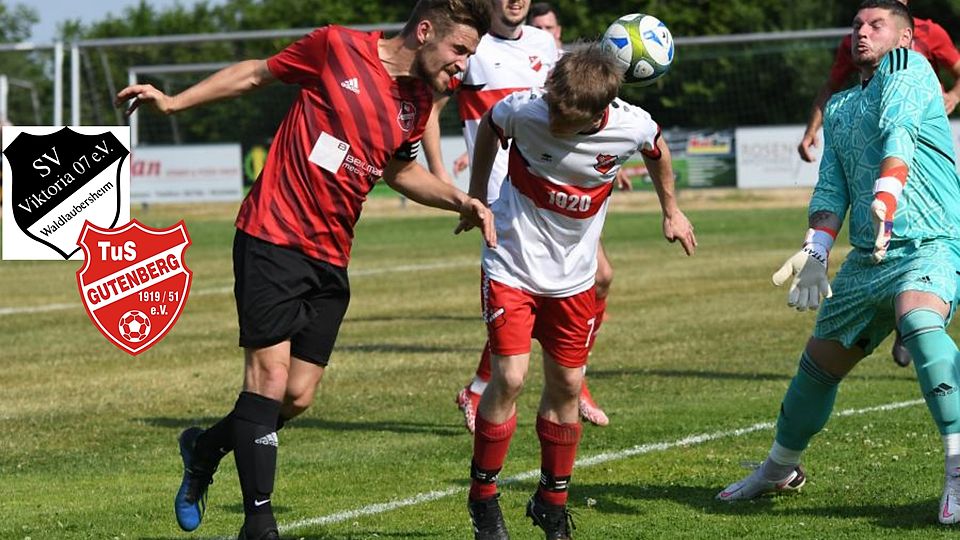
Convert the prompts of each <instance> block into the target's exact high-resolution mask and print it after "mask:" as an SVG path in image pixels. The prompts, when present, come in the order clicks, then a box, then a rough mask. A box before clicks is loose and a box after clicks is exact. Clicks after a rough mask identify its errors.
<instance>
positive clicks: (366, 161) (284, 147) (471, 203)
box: [116, 0, 495, 540]
mask: <svg viewBox="0 0 960 540" xmlns="http://www.w3.org/2000/svg"><path fill="white" fill-rule="evenodd" d="M489 19H490V12H489V6H488V5H487V3H486V0H421V1H420V2H418V3H417V5H416V7H415V8H414V10H413V13H412V14H411V15H410V18H409V20H408V21H407V24H406V25H405V26H404V28H403V30H402V32H401V33H400V34H399V35H398V36H395V37H392V38H390V39H385V38H383V35H382V34H381V33H380V32H372V33H368V32H359V31H356V30H350V29H347V28H344V27H340V26H325V27H323V28H319V29H317V30H315V31H313V32H311V33H310V34H308V35H307V36H305V37H304V38H302V39H300V40H299V41H297V42H295V43H293V44H292V45H290V46H288V47H287V48H285V49H283V50H282V51H280V52H279V53H278V54H276V55H274V56H272V57H270V58H269V59H267V60H248V61H244V62H239V63H237V64H234V65H232V66H229V67H227V68H224V69H222V70H220V71H218V72H217V73H215V74H213V75H211V76H210V77H208V78H207V79H205V80H203V81H201V82H200V83H198V84H196V85H194V86H191V87H190V88H188V89H186V90H184V91H183V92H181V93H179V94H177V95H175V96H167V95H166V94H164V93H163V92H160V91H159V90H157V89H156V88H154V87H153V86H151V85H132V86H129V87H127V88H124V89H123V90H121V91H120V92H119V93H118V94H117V99H116V101H117V104H120V103H123V102H124V101H126V100H130V99H132V100H133V102H132V104H131V105H130V107H129V109H128V111H127V112H128V114H130V113H132V112H133V111H134V109H136V108H137V107H138V106H139V105H143V104H149V105H151V106H153V107H155V108H156V109H157V110H159V111H161V112H163V113H165V114H173V113H176V112H179V111H183V110H185V109H189V108H191V107H196V106H199V105H203V104H206V103H209V102H212V101H216V100H219V99H224V98H231V97H237V96H240V95H242V94H245V93H248V92H251V91H253V90H256V89H259V88H262V87H263V86H265V85H267V84H270V83H272V82H274V81H276V80H281V81H283V82H285V83H289V84H297V85H299V86H300V92H299V94H298V96H297V98H296V100H295V102H294V103H293V104H292V105H291V107H290V109H289V111H288V113H287V115H286V117H285V118H284V120H283V121H282V123H281V124H280V127H279V128H278V130H277V135H276V137H275V138H274V143H273V144H272V145H271V147H270V153H269V154H268V156H267V160H266V163H265V165H264V168H263V171H262V172H261V174H260V178H259V179H258V180H257V182H256V184H254V186H253V189H251V191H250V193H249V195H248V196H247V197H246V198H245V199H244V201H243V203H242V205H241V207H240V212H239V215H238V216H237V222H236V226H237V230H236V236H235V238H234V247H233V262H234V264H233V267H234V277H235V279H236V284H235V286H234V292H235V296H236V301H237V314H238V317H239V323H240V324H239V326H240V345H241V346H242V347H243V348H244V356H245V364H244V381H243V390H242V392H241V393H240V396H239V397H238V399H237V401H236V404H235V405H234V408H233V410H232V411H231V412H230V413H229V414H228V415H227V416H225V417H224V418H223V419H221V420H220V421H219V422H217V423H216V424H214V425H213V426H211V427H209V428H208V429H206V430H204V429H201V428H199V427H191V428H188V429H186V430H184V432H183V433H182V434H181V435H180V441H179V442H180V454H181V457H182V459H183V465H184V473H183V479H182V481H181V485H180V488H179V490H178V491H177V494H176V496H175V500H174V510H175V514H176V518H177V523H178V524H179V525H180V527H181V528H182V529H184V530H186V531H192V530H194V529H196V528H197V527H199V526H200V523H201V520H202V518H203V513H204V511H205V509H206V496H207V488H208V486H209V484H210V483H211V482H212V481H213V474H214V473H215V472H216V470H217V467H218V465H219V462H220V460H221V459H222V458H223V457H224V456H225V455H226V454H227V453H229V452H230V451H233V452H234V457H235V459H236V464H237V474H238V476H239V478H240V489H241V492H242V495H243V511H244V522H243V526H242V527H241V529H240V535H239V540H245V539H256V540H272V539H276V538H278V531H277V522H276V519H275V517H274V514H273V508H272V506H271V502H270V501H271V498H272V492H273V487H274V479H275V476H276V463H277V453H278V448H279V439H278V437H277V433H276V432H277V430H279V429H280V427H281V426H282V425H283V423H284V422H285V421H287V420H290V419H291V418H293V417H295V416H297V415H298V414H300V413H302V412H303V411H305V410H306V409H307V408H308V407H309V406H310V404H311V403H312V402H313V399H314V396H315V394H316V390H317V386H318V384H319V383H320V379H321V378H322V376H323V373H324V370H325V368H326V366H327V363H328V361H329V358H330V353H331V351H332V349H333V346H334V342H335V341H336V337H337V333H338V332H339V329H340V324H341V322H342V321H343V316H344V313H345V312H346V310H347V304H348V303H349V299H350V286H349V281H348V278H347V270H346V267H347V263H348V261H349V259H350V249H351V242H352V239H353V236H354V233H353V229H354V225H355V223H356V221H357V219H358V218H359V217H360V210H361V207H362V204H363V201H364V199H365V198H366V194H367V193H368V192H369V191H370V190H371V189H372V188H373V186H374V184H375V183H376V182H377V181H378V180H379V179H380V178H381V177H383V178H384V179H385V180H386V182H387V183H388V184H389V185H390V186H391V187H393V188H394V189H396V190H397V191H399V192H400V193H402V194H404V195H406V196H407V197H409V198H411V199H413V200H415V201H418V202H421V203H424V204H428V205H430V206H434V207H437V208H443V209H447V210H452V211H459V212H460V215H461V218H462V219H463V218H466V220H467V221H469V222H472V223H477V224H481V225H482V226H483V228H484V229H483V232H484V235H485V239H486V240H487V241H490V242H494V241H495V240H494V239H493V234H494V233H493V226H492V223H490V219H491V217H490V213H489V210H488V209H487V208H486V207H485V205H484V204H483V203H482V202H481V201H478V200H476V199H470V198H469V197H468V196H467V195H466V193H463V192H461V191H460V190H458V189H456V188H454V187H453V186H451V185H449V184H446V183H444V182H443V181H441V180H440V179H438V178H436V177H435V176H433V175H432V174H430V173H428V172H427V171H426V170H424V169H423V167H421V166H420V165H419V164H418V163H417V161H416V155H417V151H418V148H419V145H420V139H421V136H422V133H423V129H424V127H425V125H426V122H427V119H428V118H429V116H430V108H431V105H432V101H433V92H434V91H441V90H443V89H444V88H446V86H447V85H448V84H449V81H450V78H451V77H453V76H454V75H455V74H456V73H457V72H459V71H461V70H462V69H463V68H464V67H465V66H466V61H467V57H468V56H469V55H470V54H472V53H473V52H474V51H475V50H476V47H477V44H478V43H479V41H480V36H481V35H483V34H484V33H486V31H487V29H488V27H489ZM334 53H335V54H334ZM334 56H335V57H336V59H337V61H336V62H330V61H327V60H329V59H330V58H333V57H334ZM358 75H359V76H358ZM358 164H359V165H358ZM348 165H349V166H348Z"/></svg>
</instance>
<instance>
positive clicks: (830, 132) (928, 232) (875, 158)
mask: <svg viewBox="0 0 960 540" xmlns="http://www.w3.org/2000/svg"><path fill="white" fill-rule="evenodd" d="M823 138H824V144H823V158H822V160H821V162H820V178H819V180H818V181H817V186H816V188H815V189H814V192H813V197H812V198H811V200H810V209H809V212H810V214H813V213H815V212H818V211H822V210H827V211H829V212H832V213H834V214H836V215H837V216H839V217H840V220H841V221H842V220H843V219H844V216H845V214H846V212H847V209H848V208H849V210H850V243H851V244H852V245H853V246H855V247H858V248H864V249H872V248H873V243H874V240H875V239H876V231H875V230H874V226H873V223H872V221H871V219H870V204H871V203H872V202H873V187H874V183H875V182H876V180H877V178H878V177H879V174H880V162H882V161H883V160H884V158H887V157H897V158H900V159H902V160H903V161H904V163H906V164H907V167H908V170H909V174H908V176H907V183H906V185H905V186H904V190H903V193H902V194H901V196H900V199H899V201H898V204H897V211H896V214H894V220H893V234H892V238H891V240H892V241H894V242H896V241H898V240H924V239H929V238H960V177H958V175H957V169H956V164H955V158H954V153H953V137H952V134H951V131H950V125H949V123H948V122H947V115H946V112H945V110H944V107H943V95H942V91H941V87H940V82H939V81H938V80H937V76H936V74H934V72H933V69H932V68H931V67H930V63H929V62H928V61H927V59H926V58H924V57H923V56H922V55H921V54H919V53H917V52H914V51H912V50H909V49H894V50H893V51H890V53H888V54H887V55H886V56H884V58H883V60H881V62H880V65H879V66H878V67H877V70H876V71H875V72H874V75H873V77H872V78H871V79H870V80H869V81H867V82H866V83H865V84H862V85H858V86H855V87H853V88H851V89H849V90H845V91H843V92H840V93H838V94H836V95H834V96H833V98H832V99H831V100H830V101H829V102H828V103H827V106H826V109H825V111H824V121H823Z"/></svg>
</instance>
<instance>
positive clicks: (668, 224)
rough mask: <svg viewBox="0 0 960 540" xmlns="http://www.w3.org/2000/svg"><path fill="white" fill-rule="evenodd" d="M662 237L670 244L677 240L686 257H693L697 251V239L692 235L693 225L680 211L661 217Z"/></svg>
mask: <svg viewBox="0 0 960 540" xmlns="http://www.w3.org/2000/svg"><path fill="white" fill-rule="evenodd" d="M663 237H664V238H666V239H667V241H668V242H670V243H673V242H676V241H677V240H679V241H680V245H681V246H683V251H685V252H686V253H687V255H693V253H694V252H695V251H696V250H697V237H696V235H694V234H693V224H692V223H690V220H689V219H687V216H685V215H684V214H683V212H681V211H680V210H677V211H676V212H673V213H672V214H671V215H669V216H663Z"/></svg>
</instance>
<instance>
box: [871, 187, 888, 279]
mask: <svg viewBox="0 0 960 540" xmlns="http://www.w3.org/2000/svg"><path fill="white" fill-rule="evenodd" d="M870 219H871V220H872V221H873V230H875V231H877V238H876V240H874V242H873V262H875V263H877V264H879V263H880V262H881V261H883V259H884V257H886V256H887V248H889V247H890V234H891V233H892V232H893V220H892V216H890V215H889V213H888V212H887V204H886V203H885V202H883V201H882V200H880V199H874V200H873V202H872V203H871V204H870Z"/></svg>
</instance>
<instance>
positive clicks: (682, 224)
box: [468, 44, 696, 539]
mask: <svg viewBox="0 0 960 540" xmlns="http://www.w3.org/2000/svg"><path fill="white" fill-rule="evenodd" d="M621 80H622V76H621V75H620V72H619V70H618V68H617V66H616V63H615V60H614V59H613V57H612V56H611V55H610V54H609V53H607V52H606V51H603V50H602V49H601V48H600V47H599V46H598V45H596V44H593V45H590V46H586V47H581V48H578V49H577V50H575V51H573V52H569V53H567V54H565V55H564V56H563V57H562V58H561V59H560V60H559V62H558V63H557V66H556V68H555V69H554V70H553V72H552V73H551V74H550V76H549V78H548V79H547V82H546V86H545V88H544V90H543V91H540V90H536V89H534V90H528V91H525V92H517V93H514V94H512V95H510V96H508V97H506V98H505V99H503V100H502V101H500V102H499V103H497V104H496V105H494V106H493V108H492V109H491V110H490V111H489V112H487V113H486V114H484V115H483V117H482V119H481V121H480V125H479V127H478V131H477V140H476V148H475V150H474V154H473V156H474V167H473V170H472V171H471V176H470V193H471V195H472V196H474V197H476V198H478V199H480V200H484V199H487V200H489V196H488V194H487V192H486V191H487V187H488V185H489V178H490V170H491V169H492V167H493V163H494V160H495V159H496V155H497V153H498V150H500V149H505V148H508V147H509V173H508V176H507V177H506V178H505V179H504V181H503V183H502V186H501V187H500V190H499V193H498V197H497V198H495V199H494V200H493V202H492V204H491V210H492V211H493V213H494V215H495V223H496V227H497V233H498V246H497V248H496V249H487V248H485V249H484V250H483V255H482V267H483V275H482V276H481V297H482V302H483V312H484V320H485V322H486V325H487V333H488V336H489V340H488V343H489V348H490V351H491V353H492V362H491V364H492V376H491V378H490V381H489V384H488V386H487V387H486V390H485V391H484V392H483V397H482V398H481V400H480V406H479V410H478V415H477V420H476V432H475V434H474V450H473V459H472V461H471V474H470V476H471V486H470V494H469V503H468V509H469V511H470V516H471V519H472V522H473V526H474V535H475V538H477V539H502V538H508V534H507V531H506V525H505V523H504V520H503V515H502V513H501V511H500V506H499V494H498V492H497V484H496V481H497V477H498V475H499V473H500V470H501V468H502V467H503V463H504V461H505V459H506V455H507V450H508V448H509V445H510V440H511V438H512V436H513V434H514V432H515V431H516V425H517V412H516V400H517V397H518V396H519V394H520V391H521V390H522V388H523V384H524V379H525V377H526V374H527V369H528V366H529V363H530V346H531V339H532V338H536V339H537V340H538V341H539V342H540V344H541V346H542V348H543V372H544V386H543V391H542V393H541V396H540V406H539V408H538V411H537V422H536V429H537V436H538V438H539V440H540V456H541V457H540V482H539V486H538V489H537V491H536V493H535V494H534V495H533V496H532V497H531V498H530V501H529V502H528V503H527V512H526V513H527V516H528V517H530V518H531V519H532V520H533V523H534V524H535V525H536V526H538V527H540V528H541V529H543V531H544V533H545V535H546V538H547V539H563V538H570V537H571V518H570V514H569V512H568V510H567V506H566V503H567V490H568V488H569V485H570V478H571V475H572V472H573V465H574V460H575V458H576V454H577V446H578V444H579V441H580V436H581V433H582V428H581V425H580V423H579V412H578V403H577V402H578V396H579V394H580V387H581V384H582V382H583V369H582V367H583V366H585V365H586V363H587V356H588V354H589V352H590V344H591V342H592V335H593V333H594V332H595V330H596V323H597V322H598V321H597V309H596V304H597V302H599V299H598V298H597V295H596V293H595V292H594V287H595V274H596V271H597V270H596V266H597V262H596V260H597V257H596V253H597V249H598V246H599V242H600V232H601V230H602V228H603V222H604V219H605V217H606V212H607V208H608V206H609V196H610V194H611V192H612V191H613V183H614V179H615V178H616V174H617V169H618V168H619V167H620V165H621V164H622V163H624V162H625V161H626V160H627V159H629V158H630V156H632V155H633V154H634V153H635V152H636V151H637V150H640V151H641V152H642V153H643V159H644V162H645V163H646V165H647V167H648V170H649V171H650V175H651V177H652V178H653V182H654V185H655V186H656V189H657V194H658V196H659V198H660V207H661V210H662V212H663V231H664V234H665V235H666V237H667V238H668V239H669V240H671V241H674V240H679V241H680V243H681V244H682V246H683V248H684V250H685V251H686V253H687V254H688V255H691V254H693V252H694V250H695V248H696V238H695V236H694V234H693V227H692V226H691V225H690V222H689V221H688V220H687V218H686V216H685V215H684V214H683V212H681V211H680V209H679V208H678V207H677V203H676V199H675V196H674V176H673V169H672V163H671V160H670V153H669V150H668V148H667V145H666V143H665V141H664V140H663V139H662V138H661V136H660V128H659V126H658V125H657V124H656V122H654V121H653V120H652V119H651V118H650V115H649V114H647V113H646V112H645V111H644V110H642V109H640V108H639V107H635V106H633V105H630V104H628V103H626V102H624V101H621V100H619V99H617V98H616V96H617V92H618V90H619V88H620V82H621ZM511 139H512V141H513V144H512V145H510V143H509V141H510V140H511ZM560 156H563V159H562V160H561V159H559V157H560ZM569 201H579V202H578V203H577V204H570V203H569Z"/></svg>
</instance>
